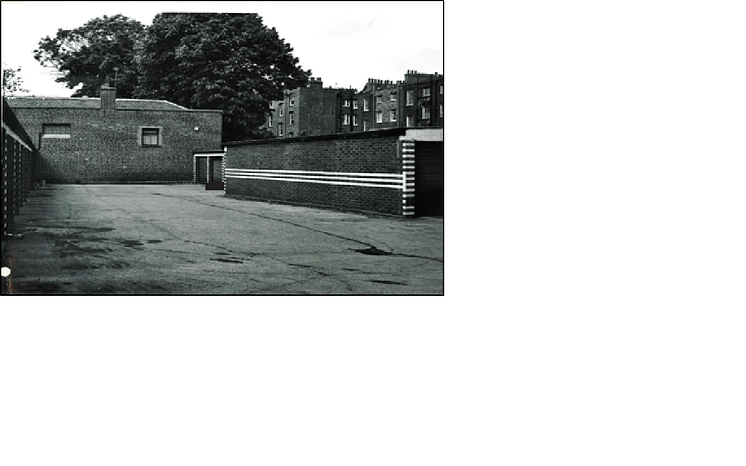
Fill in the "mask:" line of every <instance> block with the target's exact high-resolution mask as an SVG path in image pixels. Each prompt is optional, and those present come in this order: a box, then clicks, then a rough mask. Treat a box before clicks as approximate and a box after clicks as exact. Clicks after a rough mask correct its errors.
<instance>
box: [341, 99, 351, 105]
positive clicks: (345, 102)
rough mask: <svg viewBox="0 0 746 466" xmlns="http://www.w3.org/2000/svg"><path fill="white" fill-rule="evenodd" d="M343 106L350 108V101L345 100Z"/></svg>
mask: <svg viewBox="0 0 746 466" xmlns="http://www.w3.org/2000/svg"><path fill="white" fill-rule="evenodd" d="M342 106H343V107H349V106H350V99H345V100H343V101H342Z"/></svg>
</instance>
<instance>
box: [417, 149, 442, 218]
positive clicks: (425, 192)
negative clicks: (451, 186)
mask: <svg viewBox="0 0 746 466" xmlns="http://www.w3.org/2000/svg"><path fill="white" fill-rule="evenodd" d="M414 152H415V156H414V192H415V195H414V199H415V208H414V213H415V215H416V216H420V217H421V216H436V215H443V141H439V142H432V141H417V142H415V144H414Z"/></svg>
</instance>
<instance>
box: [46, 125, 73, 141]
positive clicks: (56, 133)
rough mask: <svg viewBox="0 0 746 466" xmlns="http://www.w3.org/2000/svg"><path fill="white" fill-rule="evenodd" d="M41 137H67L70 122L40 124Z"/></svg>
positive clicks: (68, 135)
mask: <svg viewBox="0 0 746 466" xmlns="http://www.w3.org/2000/svg"><path fill="white" fill-rule="evenodd" d="M42 137H45V138H69V137H70V124H69V123H65V124H46V123H45V124H44V125H42Z"/></svg>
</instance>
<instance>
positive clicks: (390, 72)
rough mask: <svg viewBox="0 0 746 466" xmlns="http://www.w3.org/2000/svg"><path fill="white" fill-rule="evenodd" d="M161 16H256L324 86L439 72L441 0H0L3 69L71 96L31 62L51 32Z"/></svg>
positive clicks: (34, 90)
mask: <svg viewBox="0 0 746 466" xmlns="http://www.w3.org/2000/svg"><path fill="white" fill-rule="evenodd" d="M164 12H217V13H224V12H226V13H227V12H231V13H258V14H259V15H260V16H261V17H262V18H263V20H264V24H265V25H267V26H269V27H274V28H275V29H277V31H278V33H279V35H280V37H282V38H283V39H285V41H286V42H287V43H289V44H290V45H291V46H292V47H293V49H294V55H295V56H296V57H297V58H298V59H299V60H300V66H301V67H302V68H303V69H311V71H312V72H313V76H315V77H320V78H322V79H323V81H324V85H325V86H335V85H337V86H340V87H354V88H357V89H362V88H363V86H364V85H365V83H366V82H367V81H368V78H376V79H390V80H399V79H403V77H404V74H405V73H406V71H407V70H409V69H414V70H418V71H420V72H426V73H434V72H436V71H437V72H438V73H443V72H444V70H443V29H444V28H443V3H442V2H151V1H149V2H63V1H54V2H22V1H21V2H12V1H3V2H2V61H3V66H9V67H13V68H18V67H19V66H20V67H21V72H20V73H19V75H20V77H21V78H22V79H23V87H24V88H25V89H27V90H28V91H29V93H30V94H33V95H43V96H62V97H65V96H70V95H71V94H72V92H73V91H72V90H71V89H68V88H66V87H65V86H64V85H62V84H58V83H56V82H55V81H54V79H55V74H54V72H53V70H50V69H48V68H45V67H42V66H41V65H39V63H38V62H37V61H36V60H34V58H33V51H34V49H35V48H37V46H38V44H39V41H40V40H41V39H42V38H44V37H46V36H50V37H53V36H54V35H55V34H56V33H57V29H60V28H62V29H73V28H76V27H78V26H82V25H83V24H84V23H85V22H87V21H88V20H90V19H92V18H96V17H101V16H104V15H107V16H112V15H115V14H118V13H121V14H123V15H125V16H127V17H129V18H132V19H136V20H138V21H140V22H141V23H143V24H146V25H147V24H150V23H151V22H152V20H153V17H154V16H155V15H156V14H158V13H164Z"/></svg>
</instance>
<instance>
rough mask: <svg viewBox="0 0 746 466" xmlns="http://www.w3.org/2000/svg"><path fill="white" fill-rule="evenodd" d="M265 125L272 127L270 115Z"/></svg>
mask: <svg viewBox="0 0 746 466" xmlns="http://www.w3.org/2000/svg"><path fill="white" fill-rule="evenodd" d="M267 125H268V126H269V127H270V128H271V127H272V115H270V116H269V118H267Z"/></svg>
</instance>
